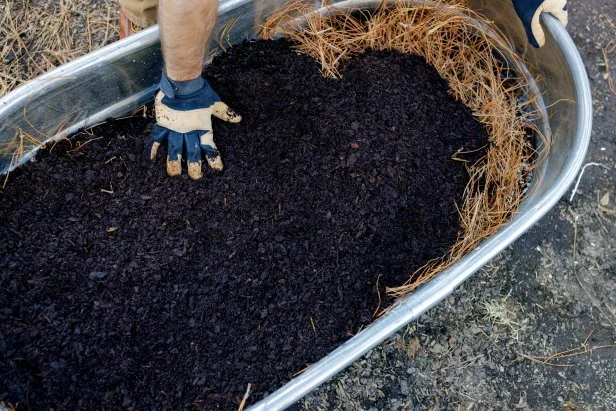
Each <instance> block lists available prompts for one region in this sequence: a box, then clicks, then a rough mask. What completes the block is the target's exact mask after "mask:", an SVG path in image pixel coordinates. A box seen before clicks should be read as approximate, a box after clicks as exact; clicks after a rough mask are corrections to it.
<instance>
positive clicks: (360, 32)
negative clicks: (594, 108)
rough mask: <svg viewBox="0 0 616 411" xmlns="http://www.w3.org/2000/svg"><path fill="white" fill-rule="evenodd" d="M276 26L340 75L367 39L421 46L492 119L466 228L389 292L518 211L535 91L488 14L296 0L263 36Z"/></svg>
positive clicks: (415, 49)
mask: <svg viewBox="0 0 616 411" xmlns="http://www.w3.org/2000/svg"><path fill="white" fill-rule="evenodd" d="M321 11H323V10H321ZM279 36H282V37H286V38H288V39H291V40H292V41H294V42H296V46H295V47H296V48H297V50H298V51H300V52H303V53H306V54H308V55H310V56H312V57H314V58H315V59H316V60H317V61H318V62H319V63H320V64H321V69H322V72H323V75H325V76H327V77H333V78H338V77H340V72H339V68H340V66H341V64H343V62H344V61H345V60H348V59H349V58H350V57H352V56H354V55H358V54H361V53H363V52H365V51H366V50H368V49H373V50H377V51H379V50H396V51H398V52H401V53H411V54H416V55H420V56H422V57H424V58H425V59H426V61H427V62H428V64H430V65H432V66H433V67H434V68H436V70H437V71H438V73H439V74H440V75H441V77H443V78H444V79H445V80H447V81H448V83H449V87H450V93H451V94H452V95H453V96H454V97H455V98H456V99H457V100H459V101H461V102H463V103H464V104H466V105H467V106H468V107H469V108H470V109H471V110H472V112H473V114H474V116H475V117H476V118H477V120H478V121H480V122H481V123H482V124H484V126H485V127H486V129H487V132H488V135H489V137H490V147H489V148H488V153H487V155H486V156H485V157H484V158H483V159H481V160H480V161H478V162H477V163H475V164H466V166H467V168H468V172H469V175H470V182H469V183H468V186H467V188H466V191H465V196H464V197H465V200H464V203H463V204H462V206H461V208H459V212H460V222H461V227H462V232H461V233H460V235H459V237H458V241H457V243H456V244H455V245H454V246H453V247H452V248H451V249H450V250H449V252H448V254H447V255H445V256H443V257H442V258H440V259H437V260H433V261H430V262H428V263H427V264H426V265H425V266H423V267H422V268H420V269H419V270H418V271H417V272H415V273H411V275H410V276H409V279H408V280H407V281H406V282H405V283H404V284H403V285H401V286H399V287H394V288H388V292H389V293H390V295H392V296H396V297H399V296H403V295H405V294H407V293H409V292H411V291H413V290H415V289H416V288H417V287H419V286H420V285H422V284H424V283H426V282H427V281H428V280H430V279H431V278H432V277H434V276H435V275H436V274H438V273H439V272H441V271H442V270H444V269H446V268H447V267H449V266H451V265H452V264H454V263H455V262H457V261H458V260H460V259H461V258H462V257H463V256H464V255H466V254H467V253H468V252H469V251H471V250H472V249H473V248H475V247H476V246H477V245H478V244H479V243H480V242H481V241H483V240H485V239H486V238H488V237H489V236H491V235H492V234H494V233H495V232H496V231H497V230H499V229H500V228H501V227H502V226H503V225H504V224H505V223H506V222H507V221H508V220H509V219H510V218H511V217H512V216H513V215H514V214H515V213H516V211H517V209H518V206H519V204H520V201H521V200H522V197H523V195H524V191H525V189H526V188H527V186H528V180H529V178H530V173H531V171H532V170H531V168H532V164H533V163H534V158H535V155H536V152H535V151H534V150H533V144H532V143H530V138H529V130H533V131H534V132H536V133H537V134H538V135H539V131H538V130H537V129H536V127H535V126H534V125H533V123H534V122H535V121H536V120H537V118H536V117H537V116H536V115H534V114H533V110H534V109H533V103H534V101H535V98H533V97H532V96H530V98H529V93H530V90H531V89H530V87H529V81H528V79H527V78H525V77H524V76H521V75H519V73H523V72H524V70H521V67H522V66H521V62H520V61H519V57H517V56H516V54H515V53H514V52H513V49H512V48H511V46H510V45H509V43H508V42H507V41H506V40H505V38H504V36H502V35H501V34H499V32H498V30H497V29H496V27H495V26H494V25H493V24H492V23H491V22H490V21H488V20H487V19H486V18H485V17H483V16H481V15H478V14H476V13H475V12H473V11H472V10H470V9H468V8H467V7H465V6H464V5H463V4H462V3H461V2H455V3H454V4H451V2H448V3H447V4H445V3H441V2H429V3H428V2H426V3H425V4H421V5H409V4H402V3H397V4H395V5H390V6H385V4H382V5H381V6H380V7H379V8H378V9H377V10H375V11H372V12H366V11H361V10H340V9H331V8H329V9H325V11H324V12H319V11H316V12H315V11H314V10H313V9H312V8H310V7H309V6H305V5H303V4H301V3H292V4H290V5H289V6H287V7H286V8H284V9H283V10H282V11H281V12H279V13H277V14H276V15H274V16H272V17H271V18H270V19H269V20H268V21H267V22H266V23H265V25H264V26H263V28H262V30H261V37H262V38H265V39H273V38H276V37H279ZM495 50H498V52H495ZM506 61H508V63H506ZM514 73H518V74H514ZM514 76H516V77H514ZM524 96H525V97H524ZM522 113H524V114H523V115H522ZM454 159H455V157H454Z"/></svg>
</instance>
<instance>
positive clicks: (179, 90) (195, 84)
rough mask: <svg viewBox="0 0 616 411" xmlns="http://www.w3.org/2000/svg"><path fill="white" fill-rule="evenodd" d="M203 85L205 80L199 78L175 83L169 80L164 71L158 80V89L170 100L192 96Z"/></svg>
mask: <svg viewBox="0 0 616 411" xmlns="http://www.w3.org/2000/svg"><path fill="white" fill-rule="evenodd" d="M204 85H205V79H204V78H203V77H201V76H199V77H197V78H194V79H192V80H185V81H176V80H172V79H170V78H169V77H168V76H167V74H166V73H165V71H164V70H163V74H162V76H161V79H160V89H161V91H162V92H163V93H164V94H165V96H167V97H168V98H170V99H174V98H181V97H183V96H187V95H190V94H193V93H194V92H196V91H198V90H200V89H202V88H203V86H204Z"/></svg>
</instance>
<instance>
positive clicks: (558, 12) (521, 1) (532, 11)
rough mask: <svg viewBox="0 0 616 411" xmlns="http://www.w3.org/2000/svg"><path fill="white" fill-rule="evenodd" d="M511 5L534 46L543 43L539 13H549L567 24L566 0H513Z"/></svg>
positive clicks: (564, 24) (539, 45)
mask: <svg viewBox="0 0 616 411" xmlns="http://www.w3.org/2000/svg"><path fill="white" fill-rule="evenodd" d="M513 7H514V8H515V11H516V12H517V13H518V16H520V19H521V20H522V24H524V29H525V30H526V35H527V36H528V41H529V42H530V44H532V45H533V46H535V47H542V46H543V45H544V44H545V34H544V32H543V28H542V27H541V22H540V21H539V16H540V15H541V13H543V12H545V13H550V14H551V15H553V16H554V17H556V18H557V19H558V20H560V22H561V23H562V24H563V26H566V25H567V20H568V16H567V0H513Z"/></svg>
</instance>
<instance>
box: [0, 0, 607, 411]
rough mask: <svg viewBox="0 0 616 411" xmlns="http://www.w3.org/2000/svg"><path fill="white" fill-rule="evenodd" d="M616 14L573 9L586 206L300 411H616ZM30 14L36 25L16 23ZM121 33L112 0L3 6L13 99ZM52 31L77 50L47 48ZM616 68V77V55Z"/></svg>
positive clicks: (545, 228) (1, 38)
mask: <svg viewBox="0 0 616 411" xmlns="http://www.w3.org/2000/svg"><path fill="white" fill-rule="evenodd" d="M612 3H613V1H612V0H587V1H584V2H582V1H571V2H570V27H569V31H570V33H571V34H572V37H573V39H574V41H575V42H576V44H577V45H578V47H579V49H580V51H581V54H582V57H583V59H584V61H585V63H586V68H587V70H588V74H589V77H590V82H591V86H592V91H593V104H594V110H595V111H594V126H593V138H592V142H591V146H590V150H589V153H588V157H587V159H586V161H587V162H596V163H600V164H602V165H603V166H589V167H588V168H587V169H586V171H585V173H584V175H583V177H582V179H581V183H580V186H579V189H578V191H577V193H576V195H575V197H574V199H573V201H572V202H569V201H568V197H569V195H567V198H565V199H562V200H561V201H560V202H559V204H558V206H557V207H556V208H555V209H554V210H552V212H550V213H549V214H548V216H546V217H545V218H543V219H542V220H541V222H540V223H538V224H537V225H536V226H535V227H534V228H532V229H531V230H530V231H529V232H528V233H527V234H526V235H525V236H523V237H522V238H521V239H520V240H518V241H517V242H516V243H515V244H514V245H513V246H512V247H510V248H509V249H508V250H506V251H505V252H504V253H502V254H501V255H500V256H499V257H498V258H497V259H495V260H494V261H493V262H492V263H491V264H490V265H488V266H487V267H485V269H483V270H482V271H481V272H479V273H477V274H476V275H475V276H474V277H473V278H472V279H470V280H469V281H468V282H467V283H465V284H464V286H462V287H461V288H460V289H459V290H458V291H457V292H456V293H455V294H454V295H453V296H451V297H450V298H448V299H447V300H445V301H444V302H443V303H442V304H440V305H439V306H438V307H436V308H435V309H433V310H431V311H429V312H428V313H427V314H426V315H424V316H422V317H421V318H420V319H419V321H417V322H415V323H413V324H411V325H409V326H408V327H407V328H406V329H405V330H404V331H403V332H401V333H399V334H398V335H396V336H394V337H393V338H392V339H390V340H389V341H387V342H386V343H384V344H382V345H381V346H379V347H377V348H375V349H374V350H372V351H371V352H370V353H369V354H367V355H366V356H365V357H364V358H362V359H361V360H359V361H357V362H356V363H355V364H353V365H352V366H351V367H350V368H349V369H348V370H347V371H346V372H344V373H342V374H340V375H339V376H337V377H335V378H334V379H333V380H332V381H331V382H330V383H328V384H326V385H324V386H323V387H321V388H320V389H319V390H317V391H315V392H314V393H313V394H311V395H310V396H308V397H307V398H305V399H304V400H303V401H302V402H301V403H300V404H299V405H298V408H303V409H306V410H424V409H430V410H431V409H439V410H449V409H451V410H458V409H460V410H470V409H479V410H489V409H520V410H525V409H540V410H543V409H546V410H552V409H555V410H567V411H569V410H614V409H616V378H615V376H616V347H615V346H614V344H616V252H615V248H616V240H614V239H615V238H616V224H615V221H616V215H615V212H614V210H615V209H616V190H615V188H616V169H615V167H616V164H615V161H614V159H615V148H616V147H615V146H616V117H615V116H616V95H614V94H612V92H611V91H610V88H609V85H608V76H607V67H606V65H605V59H604V55H603V52H602V48H605V47H607V46H608V44H609V42H610V40H614V41H616V10H615V9H614V7H613V4H612ZM28 9H29V10H34V11H35V12H36V13H29V14H28V13H21V14H16V13H18V12H20V11H21V10H28ZM9 11H11V13H10V16H9ZM46 13H47V14H46ZM54 13H55V14H54ZM46 15H55V16H56V17H58V16H63V17H62V19H61V20H60V22H58V19H55V20H53V21H50V20H46V19H45V18H44V17H45V16H46ZM37 16H38V17H37ZM114 25H117V10H116V9H115V3H114V2H113V1H112V0H103V1H89V0H54V1H52V2H43V1H28V0H5V1H2V2H0V29H4V30H5V31H4V32H0V63H1V64H0V96H1V95H3V94H4V93H6V92H7V91H8V90H10V89H12V88H14V87H15V86H16V85H18V84H20V83H22V82H23V81H25V80H27V79H28V78H29V77H31V76H33V75H36V74H39V73H41V72H42V71H45V70H48V69H49V68H51V67H53V66H55V65H57V64H61V63H62V62H64V61H67V60H69V59H71V58H74V57H77V56H78V55H81V54H83V53H85V52H87V51H88V50H91V49H94V48H97V47H99V46H100V45H102V44H105V43H108V42H110V41H113V40H114V39H116V38H117V32H116V30H115V27H114ZM12 27H18V28H17V29H13V28H12ZM50 27H51V29H50ZM88 27H91V29H90V30H88ZM8 29H10V31H7V30H8ZM49 30H51V32H54V31H55V32H57V33H59V32H62V33H64V34H63V36H62V37H63V38H64V40H62V41H69V43H62V42H59V43H58V41H59V40H54V41H56V43H52V44H51V46H50V45H49V44H48V43H41V41H42V40H49V39H46V38H45V33H47V34H48V33H50V31H49ZM61 30H64V31H61ZM15 32H17V36H15ZM6 33H9V35H11V37H10V39H9V37H7V36H8V35H7V34H6ZM11 33H12V34H11ZM67 37H68V40H67ZM49 38H50V39H51V38H52V37H49ZM54 38H55V37H54ZM71 42H72V43H71ZM612 44H614V43H612ZM608 56H609V57H610V58H611V64H612V76H615V77H616V70H615V68H616V50H614V51H613V52H612V53H611V54H609V55H608ZM9 68H10V69H9ZM614 80H615V81H616V79H614ZM608 197H609V198H608Z"/></svg>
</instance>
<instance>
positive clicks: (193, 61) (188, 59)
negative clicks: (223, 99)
mask: <svg viewBox="0 0 616 411" xmlns="http://www.w3.org/2000/svg"><path fill="white" fill-rule="evenodd" d="M217 14H218V1H217V0H160V1H159V5H158V24H159V26H160V41H161V44H162V49H163V57H164V59H165V70H166V72H167V76H168V77H169V79H171V80H175V81H186V80H193V79H195V78H197V77H200V76H201V71H202V70H203V62H204V61H205V55H206V52H207V49H208V42H209V39H210V35H211V34H212V29H213V28H214V23H215V22H216V15H217Z"/></svg>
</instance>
